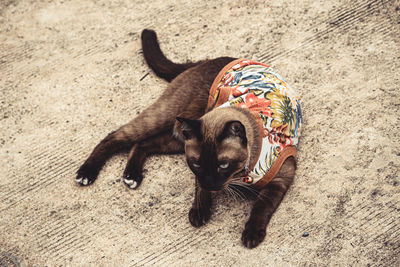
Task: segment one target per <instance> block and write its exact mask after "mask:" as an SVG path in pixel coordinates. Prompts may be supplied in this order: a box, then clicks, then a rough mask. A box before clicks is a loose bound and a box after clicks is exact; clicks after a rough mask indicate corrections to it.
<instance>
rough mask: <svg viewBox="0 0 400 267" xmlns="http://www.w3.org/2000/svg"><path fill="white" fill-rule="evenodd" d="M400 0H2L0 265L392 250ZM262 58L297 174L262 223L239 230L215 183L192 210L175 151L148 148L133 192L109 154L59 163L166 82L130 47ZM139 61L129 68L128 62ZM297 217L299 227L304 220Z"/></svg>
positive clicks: (391, 261)
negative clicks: (282, 110) (207, 212)
mask: <svg viewBox="0 0 400 267" xmlns="http://www.w3.org/2000/svg"><path fill="white" fill-rule="evenodd" d="M399 9H400V3H399V1H388V0H382V1H350V0H342V1H340V0H337V1H316V0H314V1H312V0H307V1H295V0H289V1H276V0H273V1H257V0H252V1H244V0H243V1H241V0H233V1H232V0H231V1H219V3H218V4H216V1H204V0H193V1H184V0H178V1H164V0H152V1H142V0H140V1H128V0H120V1H112V2H111V3H110V1H106V0H100V1H89V0H86V1H82V0H79V1H78V0H74V1H68V0H65V1H52V0H48V1H33V0H30V1H29V0H26V1H24V0H20V1H18V0H17V1H12V0H6V1H1V2H0V88H1V109H0V120H1V135H0V153H1V161H0V163H1V164H0V173H1V179H0V201H1V202H0V266H3V265H4V266H65V265H69V266H153V265H156V266H189V264H190V265H191V266H326V265H331V266H334V265H340V266H399V265H400V256H399V255H400V225H399V221H400V186H399V182H400V181H399V180H400V179H399V176H398V175H399V169H400V144H399V141H398V140H399V139H400V135H399V133H400V127H399V125H400V119H399V118H400V112H399V109H400V91H399V84H400V83H399V78H400V77H399V73H400V71H399V67H400V61H399V55H400V45H399V43H400V42H399V41H400V27H399V25H400V24H399V23H400V19H399V12H400V11H399ZM144 28H152V29H154V30H156V31H157V33H158V35H159V39H160V42H161V46H162V48H163V50H164V51H165V53H166V54H167V55H168V57H170V58H172V59H174V60H176V61H185V60H186V59H191V60H199V59H204V58H206V57H207V58H213V57H217V56H222V55H227V56H234V57H250V58H253V59H256V60H261V61H263V62H265V63H268V64H270V65H272V66H274V68H275V69H276V70H277V71H278V72H280V73H281V74H282V76H284V77H285V78H286V80H287V81H288V82H289V83H290V84H291V85H292V87H293V88H294V89H295V90H296V91H297V93H298V94H299V95H300V96H301V99H302V104H303V112H304V130H303V136H302V138H301V140H300V142H301V144H300V146H299V152H298V170H297V175H296V180H295V183H294V185H293V186H292V188H291V189H290V190H289V192H288V194H287V196H286V198H285V199H284V201H283V202H282V205H281V206H280V208H279V209H278V211H277V212H276V213H275V215H274V217H273V219H272V221H271V223H270V225H269V228H268V229H267V237H266V240H265V241H264V242H263V243H262V244H261V245H260V246H259V247H257V248H255V249H253V250H249V249H246V248H244V247H243V246H242V245H241V242H240V237H241V232H242V230H243V226H244V223H245V222H246V220H247V217H248V215H249V212H250V208H251V202H250V201H244V200H241V199H236V200H235V199H232V198H230V197H228V196H225V195H221V196H219V197H218V199H217V202H218V203H217V205H216V206H215V208H214V215H213V216H212V219H211V221H210V223H209V224H208V225H206V226H204V227H202V228H200V229H194V228H193V227H192V226H190V224H189V222H188V219H187V212H188V210H189V208H190V206H191V201H192V195H193V191H194V188H193V184H194V181H193V175H192V174H191V172H190V171H189V169H188V168H187V167H186V165H185V162H184V157H183V156H182V155H176V156H155V157H152V158H150V159H149V160H148V162H147V164H146V166H145V168H146V170H147V171H146V177H145V180H144V182H143V184H142V185H141V187H140V188H139V189H137V190H136V191H134V190H129V189H127V188H126V187H125V186H124V185H123V183H122V181H121V176H122V172H123V169H124V165H125V163H126V155H119V156H116V157H114V158H112V160H110V161H109V162H108V163H107V165H106V166H105V168H104V169H103V171H102V172H101V173H100V176H99V178H98V180H97V181H96V182H95V183H94V184H93V185H92V186H90V187H86V188H81V187H78V186H77V185H76V184H75V183H74V181H73V179H74V175H75V172H76V170H77V168H78V167H79V165H80V164H81V163H82V162H83V161H84V160H85V158H86V157H87V156H88V155H89V153H90V152H91V150H92V149H93V147H94V146H95V145H96V144H97V143H98V142H99V141H100V140H101V139H102V138H103V137H104V136H105V135H106V134H107V133H109V132H110V131H112V130H114V129H116V128H117V127H118V126H120V125H122V124H123V123H125V122H127V121H128V120H130V119H131V118H133V117H134V116H136V115H137V114H138V113H139V112H140V111H141V110H143V109H144V108H145V107H146V106H148V105H149V104H150V103H152V102H153V101H154V100H155V99H156V98H157V97H158V96H159V95H160V94H161V92H162V90H163V88H165V86H166V83H165V82H164V81H162V80H160V79H158V78H157V77H156V76H155V75H154V74H153V73H150V74H149V75H147V76H146V77H144V78H143V76H145V75H146V74H147V73H148V72H150V70H149V68H148V67H147V66H146V64H145V63H144V60H143V56H142V54H141V47H140V32H141V30H142V29H144ZM142 78H143V79H142ZM304 232H308V233H309V236H308V237H302V235H303V233H304Z"/></svg>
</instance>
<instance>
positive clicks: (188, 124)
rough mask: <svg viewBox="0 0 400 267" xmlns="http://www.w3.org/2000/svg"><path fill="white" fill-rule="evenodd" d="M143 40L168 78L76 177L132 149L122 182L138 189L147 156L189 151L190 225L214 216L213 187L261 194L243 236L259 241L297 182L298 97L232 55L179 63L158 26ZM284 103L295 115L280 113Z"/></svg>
mask: <svg viewBox="0 0 400 267" xmlns="http://www.w3.org/2000/svg"><path fill="white" fill-rule="evenodd" d="M141 41H142V48H143V54H144V58H145V60H146V63H147V64H148V65H149V67H150V68H151V69H152V70H153V71H154V72H155V73H156V75H157V76H159V77H161V78H163V79H165V80H166V81H168V82H170V83H169V84H168V86H167V88H166V89H165V91H164V92H163V93H162V95H161V96H160V97H159V98H158V100H157V101H156V102H155V103H154V104H152V105H150V106H149V107H148V108H147V109H145V110H144V111H143V112H142V113H140V114H139V115H138V116H137V117H136V118H134V119H133V120H131V121H130V122H128V123H127V124H125V125H123V126H122V127H120V128H119V129H118V130H116V131H114V132H111V133H110V134H109V135H108V136H106V137H105V138H104V139H103V140H102V141H101V142H100V143H99V144H98V145H97V146H96V147H95V148H94V150H93V152H92V153H91V154H90V156H89V157H88V159H87V160H86V161H85V162H84V163H83V165H82V166H81V167H80V168H79V170H78V171H77V176H76V182H77V183H78V184H80V185H82V186H86V185H89V184H91V183H93V182H94V181H95V179H96V177H97V175H98V174H99V172H100V170H101V168H102V167H103V165H104V164H105V162H106V161H107V159H108V158H109V157H110V156H112V155H113V154H115V153H118V152H121V151H123V150H125V149H130V152H129V155H128V162H127V165H126V168H125V170H124V173H123V181H124V183H125V184H126V185H127V186H128V187H129V188H132V189H134V188H137V187H138V186H139V185H140V184H141V182H142V180H143V165H144V162H145V160H146V157H147V156H149V155H152V154H174V153H185V155H186V161H187V164H188V166H189V168H190V169H191V170H192V172H193V173H194V174H195V177H196V178H195V193H194V201H193V205H192V207H191V209H190V211H189V221H190V223H191V224H192V225H193V226H195V227H199V226H202V225H204V224H205V223H207V222H208V221H209V219H210V216H211V206H212V194H213V192H217V191H221V190H237V188H238V187H239V188H241V189H242V190H243V189H245V190H246V189H247V190H248V191H249V192H257V196H256V200H255V203H254V206H253V208H252V211H251V214H250V218H249V219H248V221H247V223H246V224H245V227H244V231H243V232H242V239H241V240H242V243H243V244H244V246H246V247H248V248H254V247H256V246H258V245H259V244H260V243H261V242H262V241H263V240H264V238H265V236H266V227H267V225H268V223H269V221H270V219H271V217H272V215H273V213H274V212H275V210H276V208H277V207H278V205H279V204H280V202H281V201H282V199H283V196H284V195H285V193H286V191H287V190H288V188H289V186H290V185H291V183H292V181H293V179H294V175H295V169H296V160H295V147H296V145H297V141H298V140H297V139H298V136H299V132H300V124H301V110H300V105H299V102H298V99H297V97H296V96H295V95H294V93H293V92H292V91H291V90H290V88H289V87H288V86H287V84H286V83H285V82H284V80H283V79H281V77H280V76H279V75H278V74H276V73H275V72H273V70H272V69H271V68H270V67H269V66H267V65H265V64H262V63H257V62H254V61H251V60H243V59H237V58H232V57H219V58H216V59H208V60H202V61H198V62H186V63H183V64H176V63H173V62H172V61H170V60H169V59H167V58H166V57H165V55H164V54H163V52H162V51H161V49H160V46H159V44H158V40H157V35H156V33H155V32H154V31H152V30H143V31H142V35H141ZM260 71H261V72H260ZM244 77H245V78H244ZM265 80H267V81H268V82H260V81H265ZM240 83H242V85H243V86H242V87H240V86H239V84H240ZM232 84H236V86H230V85H232ZM210 88H211V91H210ZM279 88H280V89H279ZM278 89H279V90H280V91H279V90H278ZM277 92H281V94H278V93H277ZM268 98H271V99H272V100H271V99H268ZM254 103H255V104H254ZM276 103H277V104H276ZM274 105H275V106H274ZM273 107H275V109H274V108H273ZM285 107H286V108H288V110H289V111H291V112H292V113H290V112H289V113H288V112H286V113H287V114H286V115H285V114H283V115H282V114H281V113H279V112H278V111H281V109H282V108H285ZM275 114H278V115H276V116H275ZM288 114H289V115H288ZM274 116H275V117H274ZM279 116H281V117H279ZM282 116H283V117H282ZM285 116H286V117H285ZM260 125H261V126H260ZM263 125H264V126H263ZM266 126H268V127H266Z"/></svg>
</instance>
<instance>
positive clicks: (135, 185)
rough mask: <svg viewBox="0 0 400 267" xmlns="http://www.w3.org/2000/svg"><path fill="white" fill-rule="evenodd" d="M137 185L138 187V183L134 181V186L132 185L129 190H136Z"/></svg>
mask: <svg viewBox="0 0 400 267" xmlns="http://www.w3.org/2000/svg"><path fill="white" fill-rule="evenodd" d="M137 185H138V183H137V182H136V181H133V184H131V185H130V186H129V188H132V189H133V188H136V187H137Z"/></svg>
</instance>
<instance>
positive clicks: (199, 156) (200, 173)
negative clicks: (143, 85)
mask: <svg viewBox="0 0 400 267" xmlns="http://www.w3.org/2000/svg"><path fill="white" fill-rule="evenodd" d="M222 113H223V112H222ZM222 113H221V112H210V113H208V114H206V115H205V116H203V117H202V118H200V119H199V120H191V119H186V118H180V117H178V118H177V120H178V122H179V124H180V130H181V131H180V133H181V136H182V137H183V139H184V141H185V154H186V161H187V163H188V165H189V167H190V169H191V170H192V171H193V173H194V174H195V175H196V179H197V180H198V182H199V184H200V186H201V188H202V189H204V190H207V191H218V190H222V189H225V188H226V187H227V186H228V184H229V182H230V181H231V180H232V178H233V176H234V175H235V174H237V173H239V172H241V171H242V170H243V169H244V168H245V167H246V164H248V157H249V155H248V154H249V152H248V138H247V135H246V127H245V125H243V123H242V122H241V121H240V120H237V119H235V118H234V117H232V116H224V115H223V114H222Z"/></svg>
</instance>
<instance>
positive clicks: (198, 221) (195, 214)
mask: <svg viewBox="0 0 400 267" xmlns="http://www.w3.org/2000/svg"><path fill="white" fill-rule="evenodd" d="M211 205H212V199H211V193H210V192H209V191H206V190H203V189H202V188H201V187H200V186H199V184H198V182H197V180H196V191H195V197H194V201H193V206H192V208H191V209H190V211H189V221H190V223H191V224H192V225H193V226H194V227H200V226H202V225H204V224H206V223H207V222H208V221H209V220H210V217H211Z"/></svg>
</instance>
